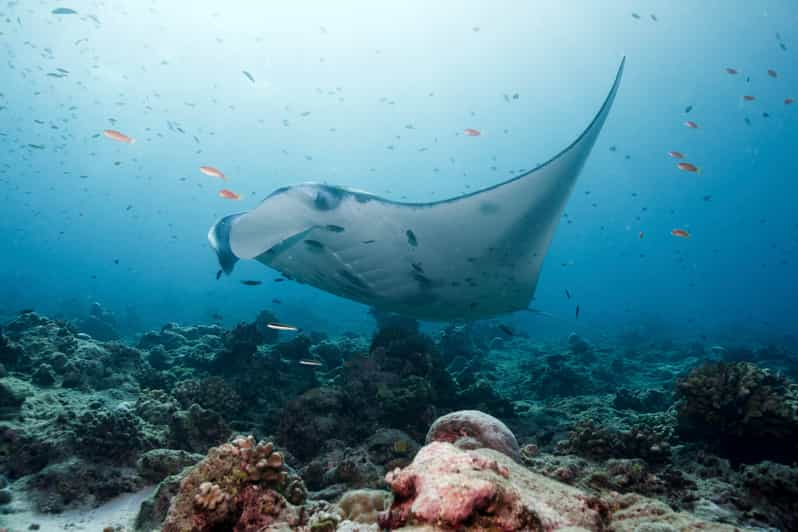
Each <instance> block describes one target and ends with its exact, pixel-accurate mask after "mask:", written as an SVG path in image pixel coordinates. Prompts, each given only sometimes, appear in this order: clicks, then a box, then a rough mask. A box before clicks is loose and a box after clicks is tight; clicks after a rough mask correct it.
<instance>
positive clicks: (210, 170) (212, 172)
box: [199, 166, 227, 181]
mask: <svg viewBox="0 0 798 532" xmlns="http://www.w3.org/2000/svg"><path fill="white" fill-rule="evenodd" d="M199 171H200V172H202V173H203V174H205V175H207V176H210V177H218V178H219V179H224V180H225V181H226V180H227V176H225V175H224V174H223V173H222V171H221V170H219V169H218V168H214V167H213V166H200V167H199Z"/></svg>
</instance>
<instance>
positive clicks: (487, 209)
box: [479, 201, 499, 214]
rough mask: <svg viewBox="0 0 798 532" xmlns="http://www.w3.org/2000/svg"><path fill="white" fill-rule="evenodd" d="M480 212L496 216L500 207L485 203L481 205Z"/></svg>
mask: <svg viewBox="0 0 798 532" xmlns="http://www.w3.org/2000/svg"><path fill="white" fill-rule="evenodd" d="M479 212H481V213H482V214H496V213H497V212H499V206H498V205H496V204H495V203H491V202H489V201H483V202H482V203H480V204H479Z"/></svg>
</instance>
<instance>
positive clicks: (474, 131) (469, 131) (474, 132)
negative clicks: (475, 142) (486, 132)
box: [463, 127, 481, 137]
mask: <svg viewBox="0 0 798 532" xmlns="http://www.w3.org/2000/svg"><path fill="white" fill-rule="evenodd" d="M463 133H464V134H465V135H466V136H468V137H478V136H480V135H481V133H480V132H479V130H478V129H472V128H470V127H469V128H466V129H465V130H464V131H463Z"/></svg>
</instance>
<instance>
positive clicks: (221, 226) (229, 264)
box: [208, 213, 243, 275]
mask: <svg viewBox="0 0 798 532" xmlns="http://www.w3.org/2000/svg"><path fill="white" fill-rule="evenodd" d="M242 214H243V213H238V214H231V215H230V216H225V217H224V218H222V219H221V220H219V221H218V222H216V223H215V224H213V227H211V230H210V231H208V242H210V243H211V247H212V248H213V250H214V251H215V252H216V258H217V259H219V266H220V267H221V268H222V270H223V271H224V273H226V274H227V275H230V274H231V273H233V267H234V266H235V265H236V262H238V257H236V256H235V253H233V250H232V249H230V228H231V227H233V223H234V222H235V221H236V219H237V218H238V217H239V216H241V215H242Z"/></svg>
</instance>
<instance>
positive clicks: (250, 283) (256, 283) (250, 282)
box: [241, 279, 263, 286]
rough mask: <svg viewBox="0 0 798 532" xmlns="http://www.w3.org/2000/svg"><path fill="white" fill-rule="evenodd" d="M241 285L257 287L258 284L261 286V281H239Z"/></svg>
mask: <svg viewBox="0 0 798 532" xmlns="http://www.w3.org/2000/svg"><path fill="white" fill-rule="evenodd" d="M241 284H243V285H244V286H258V285H259V284H263V281H252V280H249V279H246V280H244V281H241Z"/></svg>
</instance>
